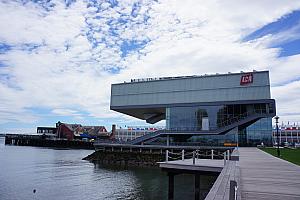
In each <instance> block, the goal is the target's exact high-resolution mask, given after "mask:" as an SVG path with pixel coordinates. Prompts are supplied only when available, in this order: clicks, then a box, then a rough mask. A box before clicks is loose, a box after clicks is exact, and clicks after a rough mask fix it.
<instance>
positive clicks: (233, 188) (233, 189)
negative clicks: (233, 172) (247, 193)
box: [229, 180, 237, 200]
mask: <svg viewBox="0 0 300 200" xmlns="http://www.w3.org/2000/svg"><path fill="white" fill-rule="evenodd" d="M236 197H237V183H236V181H233V180H231V181H230V186H229V200H236Z"/></svg>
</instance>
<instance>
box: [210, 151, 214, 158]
mask: <svg viewBox="0 0 300 200" xmlns="http://www.w3.org/2000/svg"><path fill="white" fill-rule="evenodd" d="M211 159H212V160H213V159H214V150H213V149H212V150H211Z"/></svg>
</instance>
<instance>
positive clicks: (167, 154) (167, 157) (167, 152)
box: [166, 150, 169, 162]
mask: <svg viewBox="0 0 300 200" xmlns="http://www.w3.org/2000/svg"><path fill="white" fill-rule="evenodd" d="M168 160H169V151H168V150H166V162H168Z"/></svg>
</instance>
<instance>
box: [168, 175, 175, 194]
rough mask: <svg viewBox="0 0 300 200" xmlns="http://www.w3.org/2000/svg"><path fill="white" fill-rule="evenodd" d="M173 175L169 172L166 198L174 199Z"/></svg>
mask: <svg viewBox="0 0 300 200" xmlns="http://www.w3.org/2000/svg"><path fill="white" fill-rule="evenodd" d="M174 175H175V174H173V173H171V172H169V173H168V176H169V190H168V200H174Z"/></svg>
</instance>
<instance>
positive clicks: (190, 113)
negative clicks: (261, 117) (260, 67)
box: [166, 103, 274, 131]
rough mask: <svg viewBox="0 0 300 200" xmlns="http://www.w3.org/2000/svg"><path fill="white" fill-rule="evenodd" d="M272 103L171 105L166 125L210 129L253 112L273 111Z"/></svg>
mask: <svg viewBox="0 0 300 200" xmlns="http://www.w3.org/2000/svg"><path fill="white" fill-rule="evenodd" d="M273 112H274V111H273V109H272V106H271V105H270V104H266V103H265V104H264V103H259V104H234V105H213V106H202V105H201V106H185V107H179V106H178V107H169V108H167V110H166V127H167V129H168V130H174V131H205V130H207V131H209V130H217V129H219V128H222V127H226V126H229V125H231V124H233V123H235V122H238V121H239V120H242V119H245V118H247V117H249V116H251V115H253V114H271V113H273Z"/></svg>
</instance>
